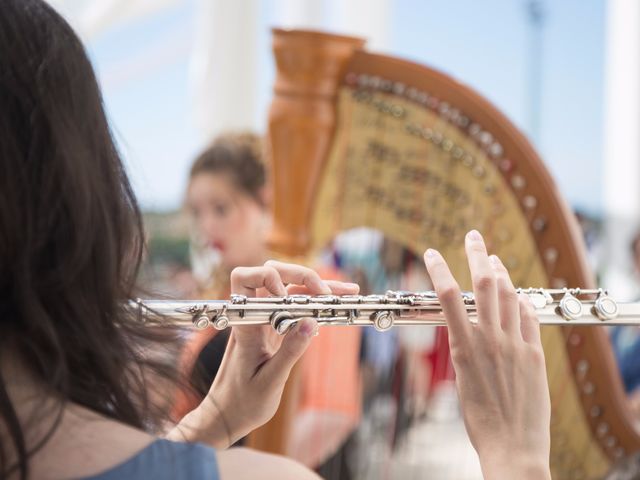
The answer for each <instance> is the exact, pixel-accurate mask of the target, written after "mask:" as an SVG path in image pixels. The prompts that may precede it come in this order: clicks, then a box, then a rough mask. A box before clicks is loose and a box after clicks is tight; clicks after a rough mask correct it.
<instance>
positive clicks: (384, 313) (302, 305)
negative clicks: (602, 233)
mask: <svg viewBox="0 0 640 480" xmlns="http://www.w3.org/2000/svg"><path fill="white" fill-rule="evenodd" d="M517 292H518V293H523V294H525V295H527V296H528V297H529V300H530V301H531V304H532V305H533V307H534V308H535V310H536V313H537V315H538V319H539V320H540V323H541V324H542V325H640V303H620V302H617V301H615V300H614V299H613V298H611V297H610V296H609V294H608V293H607V291H606V290H604V289H580V288H563V289H543V288H526V289H517ZM462 301H463V303H464V305H465V307H466V309H467V313H468V316H469V320H470V321H471V322H476V321H477V311H476V303H475V299H474V296H473V293H471V292H463V293H462ZM132 306H133V307H134V308H135V309H136V310H137V311H138V312H139V314H140V317H141V318H142V319H144V318H147V316H148V315H153V314H156V315H162V316H163V317H166V318H170V319H171V320H172V321H175V322H176V323H178V324H183V325H193V326H194V327H195V328H197V329H205V328H211V327H213V328H216V329H218V330H224V329H226V328H228V327H233V326H239V325H271V326H272V327H273V328H274V330H275V331H276V332H278V333H279V334H281V335H284V334H285V333H287V331H289V329H290V328H292V327H293V326H294V325H295V324H296V323H297V322H298V321H299V320H300V319H302V318H314V319H316V321H317V322H318V324H319V325H359V326H373V327H374V328H375V329H376V330H379V331H381V332H384V331H386V330H389V329H390V328H392V327H393V326H394V325H446V322H445V317H444V314H443V311H442V306H441V304H440V301H439V300H438V296H437V294H436V293H435V292H433V291H427V292H405V291H388V292H387V293H386V294H384V295H342V296H338V295H318V296H312V295H287V296H284V297H259V298H252V297H246V296H244V295H232V296H231V298H230V299H229V300H140V299H138V300H136V301H134V302H132Z"/></svg>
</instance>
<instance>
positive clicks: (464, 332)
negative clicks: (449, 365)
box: [424, 248, 472, 353]
mask: <svg viewBox="0 0 640 480" xmlns="http://www.w3.org/2000/svg"><path fill="white" fill-rule="evenodd" d="M424 263H425V265H426V267H427V271H428V272H429V276H430V277H431V281H432V282H433V287H434V289H435V291H436V293H437V294H438V298H439V300H440V305H441V306H442V311H443V312H444V315H445V319H446V321H447V326H448V327H449V342H450V344H451V347H452V353H454V351H455V350H456V347H462V348H464V347H465V346H466V345H467V344H468V340H469V336H470V335H471V328H472V327H471V324H470V323H469V317H468V316H467V310H466V308H465V306H464V303H463V301H462V295H461V292H460V287H459V286H458V283H457V282H456V281H455V279H454V278H453V275H451V271H450V270H449V266H448V265H447V262H445V260H444V258H442V255H440V253H439V252H438V251H437V250H433V249H431V248H430V249H429V250H427V251H426V252H425V254H424Z"/></svg>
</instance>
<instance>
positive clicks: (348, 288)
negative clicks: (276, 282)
mask: <svg viewBox="0 0 640 480" xmlns="http://www.w3.org/2000/svg"><path fill="white" fill-rule="evenodd" d="M324 283H325V284H327V286H328V287H329V288H330V289H331V293H332V294H333V295H356V294H358V292H360V285H358V284H357V283H348V282H339V281H337V280H324ZM287 292H288V293H289V294H293V295H306V294H310V293H311V291H310V290H309V289H308V288H307V287H305V286H304V285H288V286H287Z"/></svg>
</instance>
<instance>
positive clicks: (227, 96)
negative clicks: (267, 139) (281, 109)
mask: <svg viewBox="0 0 640 480" xmlns="http://www.w3.org/2000/svg"><path fill="white" fill-rule="evenodd" d="M197 8H198V11H197V19H196V33H195V41H194V49H193V56H192V60H191V71H190V75H191V85H192V99H193V102H194V110H195V114H196V122H197V125H198V126H199V128H200V130H201V132H202V133H203V135H204V138H205V141H209V140H211V139H212V138H213V137H214V136H216V135H218V134H219V133H221V132H222V131H225V130H230V129H233V130H238V129H254V128H255V119H256V116H257V90H258V88H259V83H258V82H259V81H260V79H259V78H258V76H257V73H258V72H257V70H258V45H257V30H258V20H259V19H258V11H259V9H258V2H257V0H233V1H229V0H199V1H198V7H197Z"/></svg>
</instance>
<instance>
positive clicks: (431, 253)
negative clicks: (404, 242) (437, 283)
mask: <svg viewBox="0 0 640 480" xmlns="http://www.w3.org/2000/svg"><path fill="white" fill-rule="evenodd" d="M438 255H440V253H438V251H437V250H434V249H433V248H428V249H427V251H426V252H425V256H426V257H427V258H435V257H437V256H438Z"/></svg>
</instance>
